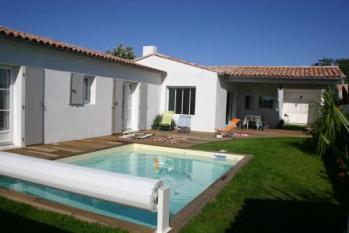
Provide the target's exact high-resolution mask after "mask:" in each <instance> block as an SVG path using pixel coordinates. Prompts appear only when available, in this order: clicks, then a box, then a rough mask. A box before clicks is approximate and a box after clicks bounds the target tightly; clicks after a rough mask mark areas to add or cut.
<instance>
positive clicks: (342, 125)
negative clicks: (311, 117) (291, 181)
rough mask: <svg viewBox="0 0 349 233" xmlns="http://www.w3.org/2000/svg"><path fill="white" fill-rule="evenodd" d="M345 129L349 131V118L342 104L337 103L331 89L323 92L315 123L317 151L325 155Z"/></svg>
mask: <svg viewBox="0 0 349 233" xmlns="http://www.w3.org/2000/svg"><path fill="white" fill-rule="evenodd" d="M342 130H345V131H347V132H348V133H349V120H348V118H347V117H346V116H345V114H344V113H343V111H342V109H341V107H340V106H337V105H336V100H335V98H334V94H333V91H332V90H331V89H328V90H325V91H324V92H323V96H322V100H321V105H320V106H319V111H318V113H317V116H316V121H315V124H314V132H315V135H314V138H315V140H316V144H317V152H318V154H320V155H324V154H325V152H326V151H327V150H328V149H329V148H330V147H331V146H333V145H334V144H335V141H336V138H337V137H338V135H340V134H341V133H342Z"/></svg>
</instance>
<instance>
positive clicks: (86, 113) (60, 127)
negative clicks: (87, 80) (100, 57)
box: [44, 69, 113, 143]
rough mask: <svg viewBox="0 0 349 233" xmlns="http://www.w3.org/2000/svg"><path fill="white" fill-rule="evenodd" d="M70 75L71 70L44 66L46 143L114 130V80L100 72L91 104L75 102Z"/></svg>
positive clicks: (110, 132) (91, 135) (105, 133)
mask: <svg viewBox="0 0 349 233" xmlns="http://www.w3.org/2000/svg"><path fill="white" fill-rule="evenodd" d="M70 75H71V73H70V72H64V71H57V70H47V69H46V70H45V106H46V110H45V114H44V116H45V117H44V121H45V123H44V130H45V133H44V142H45V143H53V142H60V141H67V140H72V139H81V138H86V137H96V136H103V135H110V134H112V118H111V117H112V108H111V106H112V93H113V92H112V91H113V90H112V88H113V80H112V79H110V78H104V77H100V76H97V77H96V78H95V84H96V89H95V94H96V96H95V100H92V101H91V102H92V104H85V105H83V106H72V105H70V85H71V84H70ZM93 102H94V103H93Z"/></svg>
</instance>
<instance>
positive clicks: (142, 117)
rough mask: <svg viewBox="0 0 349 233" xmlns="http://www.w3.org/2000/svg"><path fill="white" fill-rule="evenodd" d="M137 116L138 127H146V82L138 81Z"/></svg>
mask: <svg viewBox="0 0 349 233" xmlns="http://www.w3.org/2000/svg"><path fill="white" fill-rule="evenodd" d="M139 90H140V95H139V97H140V98H139V117H138V128H139V129H147V120H148V116H147V114H148V84H146V83H140V86H139Z"/></svg>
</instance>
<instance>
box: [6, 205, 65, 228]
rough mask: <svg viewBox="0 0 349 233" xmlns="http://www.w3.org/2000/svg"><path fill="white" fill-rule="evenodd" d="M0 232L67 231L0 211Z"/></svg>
mask: <svg viewBox="0 0 349 233" xmlns="http://www.w3.org/2000/svg"><path fill="white" fill-rule="evenodd" d="M0 232H4V233H5V232H6V233H7V232H36V233H43V232H45V233H46V232H47V233H52V232H55V233H67V232H68V231H64V230H61V229H58V228H56V227H54V226H50V225H47V224H44V223H40V222H37V221H35V220H31V219H28V218H24V217H20V216H18V215H14V214H11V213H9V212H6V211H3V210H0Z"/></svg>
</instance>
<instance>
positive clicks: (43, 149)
mask: <svg viewBox="0 0 349 233" xmlns="http://www.w3.org/2000/svg"><path fill="white" fill-rule="evenodd" d="M144 132H146V133H153V134H154V136H152V137H150V138H148V139H124V138H120V135H110V136H104V137H96V138H88V139H82V140H73V141H67V142H60V143H53V144H43V145H35V146H28V147H24V148H15V149H9V150H6V151H8V152H12V153H16V154H21V155H28V156H33V157H37V158H43V159H48V160H56V159H61V158H66V157H70V156H74V155H79V154H85V153H89V152H93V151H98V150H104V149H108V148H112V147H118V146H122V145H126V144H130V143H140V144H148V145H157V146H165V147H174V148H189V147H191V146H194V145H197V144H202V143H208V142H216V141H224V140H229V139H232V138H223V139H217V138H216V137H215V134H213V133H202V132H191V133H190V134H184V133H177V132H173V131H172V132H167V131H152V130H149V131H144ZM234 132H236V133H239V134H247V135H248V136H247V137H235V138H255V137H308V135H306V134H305V133H303V132H302V131H295V130H279V129H270V130H259V131H257V130H255V129H249V130H246V129H236V130H235V131H234ZM164 139H168V140H164Z"/></svg>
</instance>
